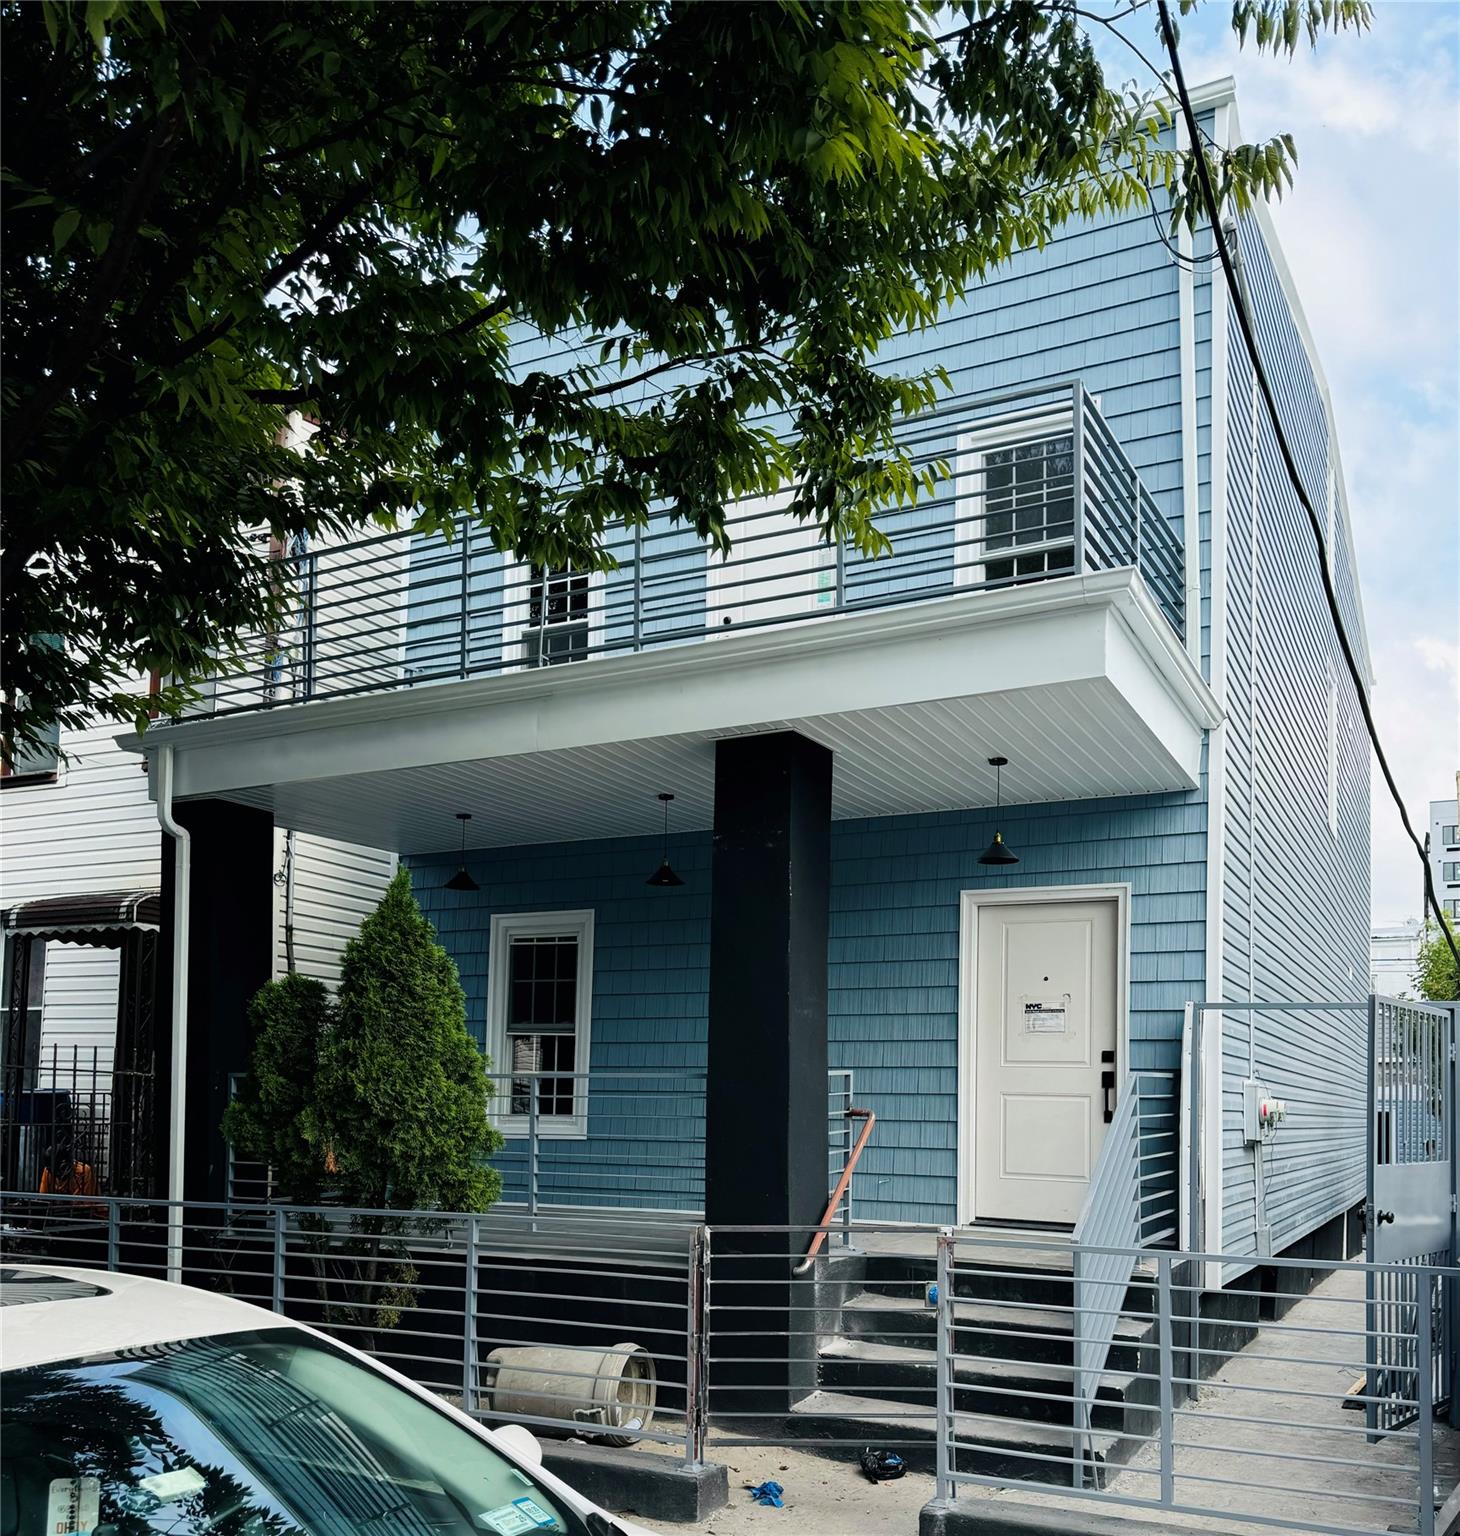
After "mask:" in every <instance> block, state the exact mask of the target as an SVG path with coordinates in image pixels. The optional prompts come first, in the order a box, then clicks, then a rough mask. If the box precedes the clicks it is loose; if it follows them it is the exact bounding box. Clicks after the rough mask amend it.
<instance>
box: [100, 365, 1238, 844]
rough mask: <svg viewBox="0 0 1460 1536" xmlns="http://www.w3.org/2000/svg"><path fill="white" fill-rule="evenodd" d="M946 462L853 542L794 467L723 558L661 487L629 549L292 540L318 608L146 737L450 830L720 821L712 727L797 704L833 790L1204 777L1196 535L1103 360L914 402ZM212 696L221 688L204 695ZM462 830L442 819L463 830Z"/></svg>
mask: <svg viewBox="0 0 1460 1536" xmlns="http://www.w3.org/2000/svg"><path fill="white" fill-rule="evenodd" d="M911 431H912V433H913V446H914V449H915V454H916V457H917V459H918V461H919V462H920V463H922V464H925V465H927V466H929V467H930V468H933V471H934V481H935V485H934V493H933V494H929V495H926V496H924V497H923V498H922V499H920V500H919V501H918V503H917V504H916V505H915V506H911V507H908V506H903V507H894V508H891V509H889V510H887V511H886V512H885V513H883V514H882V516H881V517H880V518H879V522H880V525H881V526H882V528H883V529H884V531H885V532H886V533H887V535H888V537H889V539H890V540H891V542H892V546H893V547H892V552H891V553H890V554H889V555H887V556H885V557H883V558H881V559H875V560H874V559H866V558H863V557H861V556H860V555H858V554H857V553H856V551H854V550H848V549H837V548H831V547H828V546H827V545H826V544H825V543H824V542H823V541H822V540H821V539H820V538H819V537H818V535H817V531H816V530H815V529H814V528H812V527H808V526H807V525H805V524H802V523H799V522H797V521H796V520H795V519H794V518H792V517H790V516H789V515H788V514H787V512H786V500H787V498H786V497H785V496H782V497H779V498H762V499H759V500H747V501H743V502H741V503H739V504H737V505H736V506H734V507H733V508H732V509H731V511H730V515H729V526H730V533H731V537H732V540H733V547H732V550H731V552H730V554H729V556H728V558H724V559H722V558H721V557H720V556H719V555H718V554H709V553H707V552H706V550H705V548H704V546H703V544H702V543H701V541H700V540H698V539H697V538H696V537H695V535H694V533H693V531H692V530H688V529H685V528H682V527H676V526H675V525H673V524H672V523H671V522H670V521H669V520H668V519H667V517H655V518H654V519H652V520H651V521H650V523H649V524H648V525H647V526H645V527H643V528H640V529H636V530H632V531H629V530H621V531H619V532H618V533H617V534H616V535H615V536H614V537H613V539H612V541H611V543H610V550H609V552H610V554H611V555H612V557H613V560H614V561H615V564H614V565H613V567H612V568H611V569H610V570H608V571H605V572H577V571H547V572H544V571H541V570H534V569H531V568H529V567H526V566H524V565H521V564H519V563H517V562H514V561H512V560H511V559H509V558H507V557H505V556H503V555H502V554H501V553H500V552H499V551H497V550H494V549H490V548H487V547H484V546H485V543H486V541H485V540H484V539H483V537H482V536H481V535H480V533H479V532H478V531H476V530H473V529H472V528H471V527H469V526H467V525H465V524H463V525H461V526H459V527H458V528H457V529H456V530H455V532H454V537H452V538H451V539H446V538H444V537H442V536H440V535H439V534H437V535H432V536H426V535H423V534H418V533H415V532H411V531H406V532H399V533H390V534H384V535H381V536H378V537H375V538H370V539H363V540H359V541H356V542H354V543H350V544H344V545H338V546H325V547H319V548H316V549H313V550H310V551H308V552H305V553H302V554H299V555H295V556H293V557H291V558H290V559H288V560H287V561H283V562H281V566H282V567H284V568H285V569H287V570H288V572H289V573H290V577H291V579H292V581H293V582H294V587H295V591H296V593H297V604H296V608H295V612H294V617H293V622H292V623H291V626H290V628H289V632H288V633H286V634H280V635H278V636H276V637H274V638H273V639H271V640H270V641H269V642H268V643H267V644H266V645H264V646H262V647H260V649H259V651H258V653H256V654H255V655H254V656H252V657H251V658H245V659H244V660H243V662H241V663H240V664H239V665H237V666H235V667H232V668H230V669H228V670H227V671H226V672H225V673H223V674H222V675H220V676H219V677H218V678H217V680H216V681H215V682H214V683H213V684H211V685H210V686H209V687H208V688H207V689H206V690H205V697H204V699H203V701H202V706H201V708H200V709H199V710H198V711H197V713H196V714H195V715H194V716H193V717H192V718H188V719H184V720H181V721H178V722H176V723H173V724H169V725H167V726H165V727H163V728H161V729H159V730H155V731H151V732H149V733H148V735H147V737H146V740H145V742H143V741H142V740H141V739H140V738H137V737H127V738H123V740H124V744H125V745H128V746H130V747H132V748H134V749H138V750H146V751H149V752H150V751H152V750H153V749H154V746H155V745H161V744H163V743H167V744H171V745H172V746H173V747H174V748H175V763H176V777H175V793H176V794H177V796H178V797H179V798H191V797H205V796H215V797H219V798H223V799H231V800H234V801H236V802H237V803H240V804H245V805H252V806H257V807H260V808H262V809H267V810H270V811H271V812H272V813H273V814H274V815H275V817H276V818H277V819H278V820H280V821H281V822H282V823H283V824H285V825H287V826H291V827H295V828H298V829H299V830H302V831H313V832H317V833H319V834H321V835H323V836H327V837H338V838H341V839H345V840H347V841H353V842H359V843H364V844H366V845H367V846H372V847H383V848H395V849H398V850H402V851H418V852H424V851H428V850H431V849H435V848H441V847H443V846H444V843H445V842H448V841H450V840H451V839H452V837H453V835H454V834H455V832H456V825H455V823H454V821H453V819H452V818H453V815H454V813H455V812H456V811H457V810H460V809H463V808H475V812H476V814H477V817H478V820H477V822H476V824H474V826H473V829H472V831H473V838H474V841H476V843H477V845H478V846H491V845H508V844H512V843H515V842H545V841H554V840H559V839H561V840H565V841H571V840H577V839H583V838H592V837H611V836H624V835H637V834H648V833H654V832H656V831H657V830H658V828H659V821H660V806H659V804H658V802H657V801H656V799H655V798H654V792H655V791H656V790H658V789H659V788H672V789H673V790H674V792H675V794H676V796H677V797H678V798H677V799H676V802H675V807H674V817H675V826H676V828H677V829H678V830H681V831H683V830H690V829H694V828H704V827H708V826H709V825H710V824H711V820H712V802H713V782H714V774H713V760H714V743H715V741H716V740H717V739H719V738H721V737H723V736H726V735H730V734H737V733H745V732H763V731H779V730H795V731H799V732H801V733H802V734H804V735H807V736H809V737H811V738H812V739H814V740H817V741H820V742H822V743H823V744H824V745H826V746H827V747H829V748H830V749H831V750H832V751H833V752H834V753H835V754H836V764H837V766H836V774H835V782H834V787H833V814H834V815H835V816H838V817H867V816H882V815H903V814H910V813H914V812H926V811H937V810H946V809H954V808H960V809H963V808H976V807H979V806H982V805H986V804H992V803H993V799H994V790H995V784H994V775H993V772H992V770H991V769H989V768H988V767H987V760H988V759H989V758H990V757H992V756H994V755H996V754H999V755H1003V756H1006V757H1008V758H1009V760H1010V767H1009V769H1008V771H1007V772H1006V773H1005V774H1004V778H1003V792H1004V798H1005V800H1006V801H1025V802H1039V803H1049V802H1056V801H1064V800H1081V799H1090V798H1098V797H1101V796H1112V795H1133V794H1154V793H1160V792H1164V791H1169V790H1178V789H1191V788H1194V787H1195V786H1196V785H1197V783H1198V782H1199V779H1200V764H1201V752H1202V742H1203V732H1204V731H1205V730H1207V729H1209V728H1210V727H1211V726H1212V725H1214V724H1216V722H1217V721H1218V720H1219V719H1220V718H1221V717H1220V713H1219V711H1218V708H1217V705H1216V701H1215V699H1214V698H1213V696H1212V694H1211V692H1210V690H1209V689H1208V688H1207V686H1206V684H1205V682H1204V681H1203V679H1202V677H1201V674H1200V671H1199V670H1198V668H1197V666H1196V664H1195V662H1194V661H1193V660H1192V657H1191V656H1190V655H1189V653H1188V648H1187V646H1186V644H1185V640H1184V637H1185V633H1186V625H1187V615H1186V612H1185V607H1184V603H1185V598H1186V581H1185V568H1184V562H1183V553H1182V545H1181V542H1180V540H1179V538H1178V537H1177V535H1176V534H1175V533H1174V532H1173V530H1172V529H1171V527H1170V525H1169V524H1168V523H1167V521H1166V519H1165V517H1164V515H1163V514H1162V513H1161V511H1160V509H1159V508H1158V507H1157V505H1156V504H1155V502H1154V501H1153V499H1152V497H1151V495H1150V492H1149V491H1148V490H1147V488H1146V487H1145V486H1144V485H1143V484H1142V482H1141V478H1140V476H1139V474H1137V472H1136V470H1135V469H1134V467H1133V466H1132V464H1131V462H1130V460H1129V459H1128V458H1127V457H1126V455H1125V453H1124V451H1123V450H1122V449H1121V447H1120V444H1119V443H1118V442H1117V441H1116V439H1115V437H1114V435H1113V433H1112V432H1111V430H1110V427H1109V426H1108V424H1107V423H1106V422H1105V421H1104V419H1103V418H1102V417H1101V415H1100V412H1099V410H1098V408H1097V406H1096V404H1095V402H1094V401H1093V400H1092V399H1091V397H1090V396H1089V395H1088V394H1087V393H1086V391H1085V390H1084V388H1083V387H1082V386H1081V385H1080V384H1078V383H1075V384H1070V385H1062V386H1060V387H1058V388H1053V389H1044V390H1040V391H1024V392H1020V393H1015V394H1004V395H1000V396H997V397H989V398H984V399H980V400H977V401H973V402H963V403H960V404H959V405H958V406H957V408H956V409H952V408H950V409H948V410H946V411H943V412H941V413H936V414H932V415H929V416H928V417H926V418H923V419H920V420H919V421H918V422H916V423H915V424H913V426H912V428H911ZM200 716H201V718H200ZM443 832H444V834H445V838H444V839H443Z"/></svg>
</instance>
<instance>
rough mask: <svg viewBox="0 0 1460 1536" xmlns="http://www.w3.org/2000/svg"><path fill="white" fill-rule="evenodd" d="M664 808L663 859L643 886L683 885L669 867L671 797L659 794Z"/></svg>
mask: <svg viewBox="0 0 1460 1536" xmlns="http://www.w3.org/2000/svg"><path fill="white" fill-rule="evenodd" d="M659 799H660V802H661V804H662V805H663V806H664V857H663V859H662V860H661V861H660V864H659V868H658V869H656V870H655V871H654V873H653V874H652V875H650V876H649V878H648V879H647V880H646V881H645V882H644V884H645V885H683V884H684V881H683V880H681V879H680V878H679V876H678V875H676V874H675V873H674V871H673V870H672V869H671V868H670V867H669V802H670V801H671V800H673V799H674V796H673V795H670V794H661V795H660V796H659Z"/></svg>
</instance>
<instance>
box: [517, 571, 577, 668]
mask: <svg viewBox="0 0 1460 1536" xmlns="http://www.w3.org/2000/svg"><path fill="white" fill-rule="evenodd" d="M522 640H523V646H524V656H525V657H526V659H527V660H528V661H529V662H531V663H532V664H533V665H534V666H547V667H553V666H559V665H561V664H562V663H563V662H565V661H582V660H583V658H584V657H585V656H586V655H587V654H588V576H587V573H586V572H583V571H572V570H569V569H568V568H567V567H566V566H554V567H553V568H552V569H550V570H549V569H546V568H544V567H543V566H540V565H534V566H533V567H532V579H531V582H530V584H529V586H528V594H527V628H526V630H525V631H524V633H523V637H522Z"/></svg>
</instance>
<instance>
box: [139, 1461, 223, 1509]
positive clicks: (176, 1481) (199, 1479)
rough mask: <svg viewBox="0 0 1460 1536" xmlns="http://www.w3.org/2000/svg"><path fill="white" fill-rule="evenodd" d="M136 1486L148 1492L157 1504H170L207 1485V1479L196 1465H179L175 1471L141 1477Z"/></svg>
mask: <svg viewBox="0 0 1460 1536" xmlns="http://www.w3.org/2000/svg"><path fill="white" fill-rule="evenodd" d="M137 1486H138V1487H139V1488H141V1489H143V1490H144V1491H145V1492H147V1493H150V1494H151V1495H152V1497H153V1498H154V1499H156V1500H157V1502H158V1503H159V1504H171V1503H172V1502H173V1501H174V1500H175V1499H183V1498H186V1497H187V1496H188V1494H190V1493H196V1492H197V1491H198V1489H199V1488H206V1487H207V1486H208V1479H207V1478H206V1477H204V1476H203V1474H202V1473H201V1472H199V1471H198V1469H197V1468H196V1467H179V1468H178V1470H177V1471H176V1472H159V1473H158V1474H157V1475H156V1477H143V1478H139V1479H138V1481H137Z"/></svg>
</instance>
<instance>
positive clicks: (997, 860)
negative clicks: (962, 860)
mask: <svg viewBox="0 0 1460 1536" xmlns="http://www.w3.org/2000/svg"><path fill="white" fill-rule="evenodd" d="M1008 761H1009V759H1008V758H1007V757H991V758H990V759H989V767H990V768H992V769H993V770H994V824H995V826H997V825H998V820H999V808H1000V806H1001V805H1002V804H1003V802H1004V780H1003V770H1004V767H1005V765H1006V764H1007V763H1008ZM978 862H979V863H980V864H1017V863H1018V862H1019V855H1018V854H1017V853H1010V852H1009V850H1008V848H1007V847H1005V846H1004V834H1003V833H1002V832H997V831H996V832H995V833H994V840H993V842H991V843H990V844H989V845H988V847H987V848H985V849H984V851H983V852H982V853H981V854H979V856H978Z"/></svg>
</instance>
